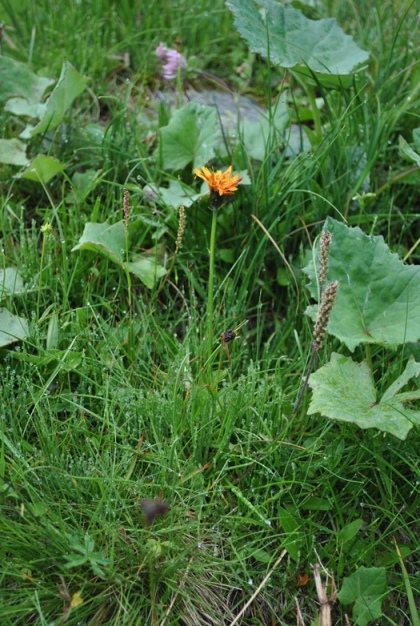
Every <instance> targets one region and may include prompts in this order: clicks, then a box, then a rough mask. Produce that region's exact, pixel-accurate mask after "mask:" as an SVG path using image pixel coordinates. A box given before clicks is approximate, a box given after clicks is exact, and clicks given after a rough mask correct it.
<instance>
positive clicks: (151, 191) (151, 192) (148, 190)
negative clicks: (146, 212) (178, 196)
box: [143, 185, 158, 200]
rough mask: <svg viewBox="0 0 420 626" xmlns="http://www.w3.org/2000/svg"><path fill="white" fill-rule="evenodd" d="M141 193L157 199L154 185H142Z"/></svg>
mask: <svg viewBox="0 0 420 626" xmlns="http://www.w3.org/2000/svg"><path fill="white" fill-rule="evenodd" d="M143 193H144V195H145V196H146V197H147V198H150V200H157V199H158V195H157V192H156V187H155V186H154V185H145V186H144V187H143Z"/></svg>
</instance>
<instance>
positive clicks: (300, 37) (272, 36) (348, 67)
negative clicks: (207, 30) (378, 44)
mask: <svg viewBox="0 0 420 626" xmlns="http://www.w3.org/2000/svg"><path fill="white" fill-rule="evenodd" d="M226 5H227V6H228V7H229V9H230V10H231V11H232V13H233V14H234V16H235V27H236V29H237V30H238V31H239V33H240V34H241V35H242V37H243V38H244V39H245V40H246V41H247V42H248V45H249V48H250V50H251V51H252V52H257V53H259V54H261V55H262V56H263V57H264V58H266V59H269V60H270V61H271V62H272V63H275V64H277V65H280V66H281V67H286V68H298V69H304V68H307V69H308V70H309V71H310V72H319V73H321V74H327V75H328V74H330V75H332V76H336V75H339V76H343V75H346V74H351V73H353V71H354V70H355V68H357V66H359V65H361V64H362V63H366V61H367V59H368V58H369V54H368V53H367V52H365V51H364V50H361V49H360V48H359V47H358V45H357V44H356V43H355V42H354V41H353V39H352V38H351V37H350V36H349V35H346V34H345V33H344V32H343V31H342V30H341V28H340V27H339V26H338V24H337V22H336V20H335V19H322V20H310V19H308V18H307V17H305V16H304V15H303V13H301V12H300V11H298V10H296V9H294V8H292V7H282V6H281V5H280V4H279V3H278V2H274V0H256V1H254V0H227V2H226Z"/></svg>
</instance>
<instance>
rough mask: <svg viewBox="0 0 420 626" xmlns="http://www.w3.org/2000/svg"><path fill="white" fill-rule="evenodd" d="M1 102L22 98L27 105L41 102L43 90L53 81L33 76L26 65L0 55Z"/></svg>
mask: <svg viewBox="0 0 420 626" xmlns="http://www.w3.org/2000/svg"><path fill="white" fill-rule="evenodd" d="M0 76H1V93H0V99H1V102H3V103H4V102H6V101H7V100H9V98H14V97H19V98H24V99H25V102H26V103H28V105H29V104H32V105H33V104H38V103H39V102H41V99H42V96H43V94H44V92H45V90H46V89H47V88H48V87H49V86H50V85H52V84H53V83H54V80H52V79H51V78H47V77H45V76H38V75H37V74H34V72H32V70H31V69H30V68H29V66H28V65H27V64H26V63H20V62H19V61H16V60H15V59H12V58H10V57H7V56H4V55H3V54H2V55H0Z"/></svg>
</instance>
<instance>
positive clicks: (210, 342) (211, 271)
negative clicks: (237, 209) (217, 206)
mask: <svg viewBox="0 0 420 626" xmlns="http://www.w3.org/2000/svg"><path fill="white" fill-rule="evenodd" d="M216 226H217V211H213V217H212V222H211V234H210V267H209V284H208V297H207V341H208V358H210V357H211V354H212V351H213V296H214V293H213V288H214V256H215V249H216Z"/></svg>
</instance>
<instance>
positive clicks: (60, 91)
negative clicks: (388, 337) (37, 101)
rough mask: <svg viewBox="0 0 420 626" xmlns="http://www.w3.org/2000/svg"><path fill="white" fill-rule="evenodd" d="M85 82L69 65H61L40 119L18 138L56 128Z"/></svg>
mask: <svg viewBox="0 0 420 626" xmlns="http://www.w3.org/2000/svg"><path fill="white" fill-rule="evenodd" d="M87 80H88V79H87V78H86V77H84V76H81V75H80V74H79V72H78V71H77V70H76V69H75V68H74V67H73V66H72V64H71V63H69V62H68V61H66V62H65V63H64V64H63V67H62V70H61V75H60V78H59V79H58V82H57V84H56V86H55V87H54V89H53V91H52V93H51V95H50V97H49V98H48V100H47V103H46V107H45V111H44V115H43V117H42V119H41V120H40V122H39V123H38V124H37V125H36V126H35V127H30V126H28V127H27V128H26V129H25V130H24V131H23V132H22V133H21V134H20V136H21V137H23V138H24V139H27V138H29V137H34V136H35V135H39V134H40V133H44V132H46V131H47V130H51V129H53V128H57V126H59V125H60V124H61V122H62V121H63V118H64V115H65V114H66V111H67V110H68V109H69V108H70V106H71V104H72V103H73V101H74V100H75V99H76V98H77V96H79V95H80V94H81V93H82V91H84V89H85V87H86V84H87Z"/></svg>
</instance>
